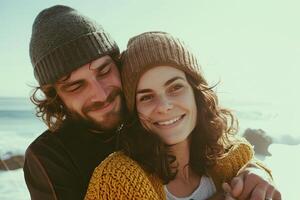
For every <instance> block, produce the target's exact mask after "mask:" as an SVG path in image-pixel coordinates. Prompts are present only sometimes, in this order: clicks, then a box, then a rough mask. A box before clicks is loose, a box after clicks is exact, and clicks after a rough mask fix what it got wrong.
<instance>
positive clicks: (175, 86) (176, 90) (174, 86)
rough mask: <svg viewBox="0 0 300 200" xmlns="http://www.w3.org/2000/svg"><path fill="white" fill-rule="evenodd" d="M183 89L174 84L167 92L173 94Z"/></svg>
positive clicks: (181, 86) (179, 85)
mask: <svg viewBox="0 0 300 200" xmlns="http://www.w3.org/2000/svg"><path fill="white" fill-rule="evenodd" d="M182 88H183V85H181V84H176V85H173V86H172V87H171V88H170V89H169V92H171V93H174V92H179V91H180V90H181V89H182Z"/></svg>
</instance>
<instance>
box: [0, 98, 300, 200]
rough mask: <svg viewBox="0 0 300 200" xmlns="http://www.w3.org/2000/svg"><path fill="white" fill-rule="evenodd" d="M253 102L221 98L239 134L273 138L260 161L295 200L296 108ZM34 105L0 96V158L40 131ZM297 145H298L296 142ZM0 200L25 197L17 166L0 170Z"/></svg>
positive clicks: (299, 149)
mask: <svg viewBox="0 0 300 200" xmlns="http://www.w3.org/2000/svg"><path fill="white" fill-rule="evenodd" d="M253 102H254V101H249V102H247V101H244V102H235V101H224V102H222V103H223V105H225V106H226V107H228V108H231V109H233V110H234V111H235V112H236V114H237V116H238V119H239V123H240V133H243V132H244V130H245V129H246V128H252V129H258V128H261V129H263V130H264V131H265V132H266V133H267V134H268V135H269V136H271V137H272V138H273V140H274V144H272V145H271V146H270V147H269V152H270V153H271V154H272V156H270V157H266V158H265V160H264V162H266V164H267V165H268V166H270V167H271V169H272V170H273V175H274V178H275V181H276V183H277V185H278V187H279V188H280V189H281V191H282V192H283V199H287V200H298V199H300V192H299V190H298V188H296V186H297V184H296V180H300V174H299V173H297V171H296V170H298V169H299V168H300V159H299V154H300V145H299V144H300V135H299V133H300V126H298V124H299V123H298V122H299V120H298V119H299V118H297V116H298V113H299V112H298V111H299V108H298V110H297V108H292V107H291V108H290V109H287V106H286V105H280V104H277V105H275V104H271V103H264V102H256V103H253ZM34 113H35V112H34V107H33V105H32V103H31V102H30V101H29V99H26V98H0V157H1V158H2V159H5V158H6V157H7V156H8V155H11V154H13V155H16V154H24V152H25V150H26V147H27V146H28V145H29V144H30V143H31V141H33V140H34V138H36V137H37V136H38V135H39V134H40V133H42V131H43V130H45V129H46V127H45V126H44V124H43V123H42V122H41V121H40V120H39V119H37V118H36V117H35V114H34ZM291 144H293V145H291ZM297 144H298V145H297ZM0 199H1V200H12V199H14V200H29V199H30V197H29V194H28V191H27V188H26V185H25V182H24V178H23V171H22V170H21V169H18V170H12V171H0Z"/></svg>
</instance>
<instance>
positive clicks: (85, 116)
mask: <svg viewBox="0 0 300 200" xmlns="http://www.w3.org/2000/svg"><path fill="white" fill-rule="evenodd" d="M118 98H119V101H120V108H119V109H118V110H115V108H114V109H112V110H111V111H109V112H107V113H105V114H104V115H102V116H101V119H102V120H99V119H96V118H95V117H92V116H90V115H89V112H91V111H93V112H97V110H98V109H101V108H102V107H104V106H106V105H107V104H111V103H113V102H114V101H117V99H118ZM123 107H124V106H123V95H122V91H121V89H120V88H117V87H114V88H113V90H112V91H111V92H110V94H109V96H108V97H107V99H106V100H105V101H103V102H100V101H99V102H94V103H91V104H88V105H84V106H83V107H82V109H81V110H82V114H79V113H78V112H76V111H74V110H69V116H70V118H71V119H72V120H73V121H76V122H78V123H80V124H82V125H84V126H86V127H88V128H89V129H92V130H97V131H111V130H114V129H117V127H118V125H119V124H120V123H121V121H122V120H123V113H124V111H123ZM99 112H101V111H99Z"/></svg>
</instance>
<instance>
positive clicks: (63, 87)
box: [60, 80, 83, 90]
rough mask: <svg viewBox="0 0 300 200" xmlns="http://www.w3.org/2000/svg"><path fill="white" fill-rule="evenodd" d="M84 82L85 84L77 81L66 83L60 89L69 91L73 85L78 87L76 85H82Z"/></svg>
mask: <svg viewBox="0 0 300 200" xmlns="http://www.w3.org/2000/svg"><path fill="white" fill-rule="evenodd" d="M82 82H83V80H76V81H70V82H64V83H61V84H60V85H61V87H60V88H61V89H63V90H64V89H67V88H68V87H70V86H73V85H76V84H80V83H82Z"/></svg>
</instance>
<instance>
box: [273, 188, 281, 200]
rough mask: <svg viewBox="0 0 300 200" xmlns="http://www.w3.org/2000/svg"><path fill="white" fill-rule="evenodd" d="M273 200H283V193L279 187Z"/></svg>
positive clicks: (274, 193)
mask: <svg viewBox="0 0 300 200" xmlns="http://www.w3.org/2000/svg"><path fill="white" fill-rule="evenodd" d="M273 200H281V193H280V192H279V191H278V190H277V189H275V190H274V192H273Z"/></svg>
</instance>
